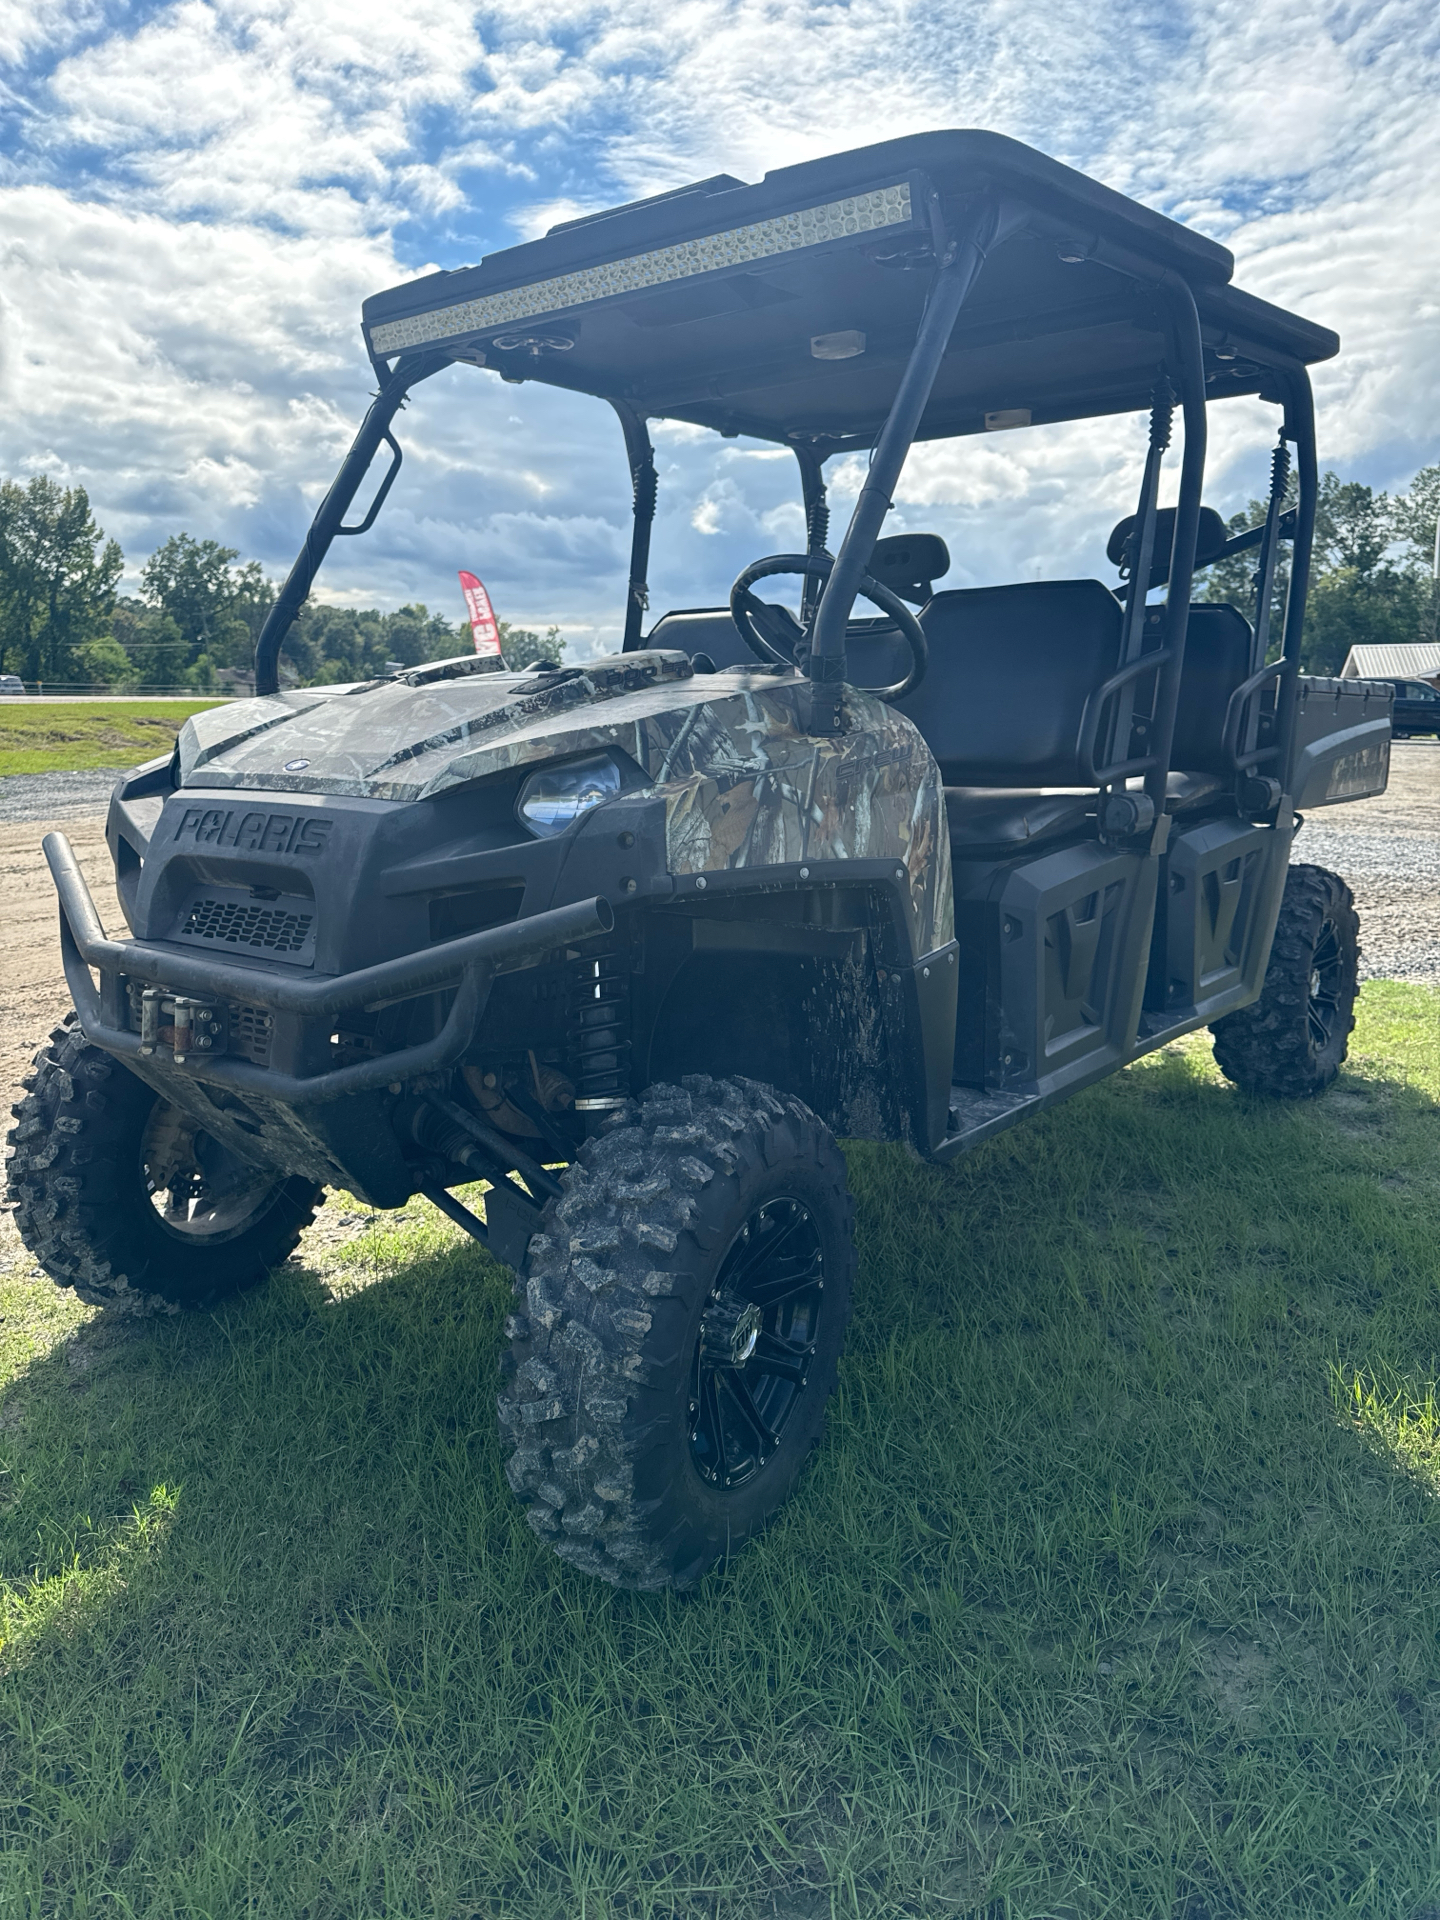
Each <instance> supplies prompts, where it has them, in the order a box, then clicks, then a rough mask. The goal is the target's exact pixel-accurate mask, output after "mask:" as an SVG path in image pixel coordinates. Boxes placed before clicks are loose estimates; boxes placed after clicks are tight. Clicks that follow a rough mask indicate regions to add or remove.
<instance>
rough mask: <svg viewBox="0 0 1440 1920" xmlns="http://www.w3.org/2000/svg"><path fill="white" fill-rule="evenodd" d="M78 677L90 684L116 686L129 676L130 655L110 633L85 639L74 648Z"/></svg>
mask: <svg viewBox="0 0 1440 1920" xmlns="http://www.w3.org/2000/svg"><path fill="white" fill-rule="evenodd" d="M75 657H76V659H77V660H78V662H79V664H80V678H81V679H82V680H87V681H89V683H90V684H91V685H92V686H97V687H117V686H119V685H120V683H121V682H122V681H123V680H128V679H129V678H130V656H129V654H128V653H126V651H125V649H124V648H123V647H122V646H121V644H120V642H119V641H118V640H116V639H115V638H114V637H113V635H111V634H108V633H107V634H103V635H102V636H101V637H100V639H98V640H87V641H86V642H85V643H84V645H83V646H79V647H77V648H76V649H75Z"/></svg>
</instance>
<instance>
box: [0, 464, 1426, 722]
mask: <svg viewBox="0 0 1440 1920" xmlns="http://www.w3.org/2000/svg"><path fill="white" fill-rule="evenodd" d="M1264 513H1265V505H1264V502H1263V501H1260V500H1252V501H1251V502H1250V505H1249V508H1248V509H1247V511H1246V512H1244V513H1237V514H1235V515H1233V516H1232V517H1231V519H1230V520H1229V522H1228V523H1227V525H1228V529H1229V531H1230V532H1232V533H1238V532H1240V531H1242V530H1243V529H1244V528H1246V527H1250V526H1254V525H1255V524H1256V523H1257V522H1258V521H1259V520H1261V519H1263V517H1264ZM1437 515H1440V465H1437V466H1431V467H1425V468H1422V470H1421V471H1420V472H1419V473H1418V474H1416V476H1415V478H1414V480H1413V481H1412V482H1411V484H1410V486H1409V488H1408V489H1407V490H1406V491H1405V492H1404V493H1397V494H1394V495H1391V494H1386V493H1377V492H1376V491H1375V490H1374V489H1373V488H1371V487H1367V486H1363V485H1361V484H1360V482H1359V481H1355V480H1341V479H1340V478H1339V477H1338V476H1337V475H1336V474H1334V473H1327V474H1325V475H1324V476H1323V478H1322V480H1321V484H1320V500H1319V506H1318V510H1317V513H1316V520H1315V567H1314V572H1313V576H1312V585H1311V594H1310V605H1309V610H1308V613H1307V615H1306V621H1305V646H1304V656H1303V660H1304V666H1305V668H1306V670H1307V671H1309V672H1311V673H1337V672H1338V671H1339V669H1340V666H1341V663H1342V662H1343V661H1344V658H1345V655H1346V654H1347V653H1348V652H1349V650H1350V648H1351V647H1352V646H1354V645H1357V644H1359V643H1363V642H1382V643H1383V642H1395V641H1407V640H1431V639H1435V638H1436V637H1437V620H1440V599H1437V594H1436V590H1435V587H1434V584H1433V581H1432V576H1431V567H1432V562H1433V557H1434V550H1435V524H1436V517H1437ZM1286 556H1288V549H1286V548H1282V564H1281V575H1282V578H1281V588H1282V592H1283V586H1284V579H1283V575H1284V569H1285V564H1286V559H1285V557H1286ZM124 564H125V558H124V555H123V553H122V552H121V550H120V545H119V542H118V541H115V540H111V539H107V537H106V536H105V534H104V532H103V531H102V529H101V528H100V526H99V525H98V524H97V523H96V520H95V516H94V514H93V513H92V512H91V510H90V502H89V499H88V497H87V496H86V492H85V489H84V488H83V487H64V486H61V485H60V484H59V483H58V482H57V481H54V480H52V479H50V478H49V477H48V476H46V475H43V474H42V475H38V476H37V477H36V478H35V479H33V480H31V481H29V482H28V483H27V484H25V485H21V483H20V482H18V481H15V480H5V481H0V673H14V674H18V675H19V676H20V677H21V679H23V680H25V681H27V682H28V681H36V682H42V683H48V684H50V685H52V686H55V685H84V686H97V687H108V688H112V689H114V690H115V691H117V692H125V691H126V690H128V689H131V688H138V687H145V688H147V689H148V688H165V687H186V688H193V689H195V690H196V691H199V692H211V691H214V690H217V689H219V688H222V687H224V686H226V685H230V684H233V683H234V681H235V680H236V678H237V677H239V676H242V675H244V674H246V673H248V672H249V670H250V668H251V665H252V663H253V660H254V655H255V642H256V640H257V639H258V637H259V634H260V629H261V627H262V626H263V625H264V623H265V616H266V615H267V613H268V612H269V611H270V608H271V606H272V605H273V604H274V600H275V586H274V583H273V582H272V581H270V580H267V579H266V578H265V575H264V573H263V572H262V570H261V567H260V563H259V561H258V560H248V561H245V562H243V563H242V562H241V561H240V556H239V554H238V553H237V552H236V550H235V549H234V548H233V547H226V546H222V545H221V544H220V543H219V542H218V541H216V540H196V539H195V538H193V536H192V535H190V534H188V533H176V534H172V535H171V536H170V538H169V539H168V540H166V541H165V542H164V543H163V544H162V545H161V546H159V547H157V548H156V550H155V552H154V553H152V554H151V556H150V558H149V559H148V560H147V561H146V563H145V565H144V567H143V569H142V570H141V574H140V592H139V594H138V595H137V596H130V595H125V594H121V593H119V592H118V591H117V588H118V586H119V582H120V576H121V574H122V572H123V571H124ZM1254 567H1255V556H1254V554H1253V553H1247V554H1237V555H1235V556H1233V557H1232V558H1230V559H1228V560H1222V561H1219V562H1217V563H1216V565H1214V566H1213V567H1211V568H1210V569H1209V570H1208V572H1206V573H1205V574H1203V575H1202V576H1201V579H1202V581H1203V586H1202V587H1201V588H1200V591H1201V593H1202V594H1203V596H1204V597H1205V598H1206V599H1208V600H1228V601H1230V602H1231V603H1232V604H1233V605H1235V606H1238V607H1240V609H1241V610H1242V611H1243V612H1245V613H1247V614H1252V615H1253V612H1254V603H1255V588H1254ZM500 630H501V636H502V642H503V645H504V648H505V656H506V659H507V660H508V661H509V662H510V664H511V665H512V666H516V667H524V666H528V665H529V664H530V662H531V661H532V660H539V659H545V660H558V659H559V658H560V657H561V653H562V651H563V647H564V642H563V640H562V639H561V637H560V633H559V630H558V629H557V628H555V627H551V628H550V629H549V630H548V631H547V632H545V633H538V632H535V631H533V630H531V629H529V628H524V627H513V626H510V625H509V624H508V623H506V622H505V621H502V622H501V623H500ZM469 647H470V635H469V630H468V627H467V626H466V624H465V622H464V621H463V620H462V621H454V622H452V621H450V620H447V619H446V618H445V616H444V615H443V614H440V613H432V612H431V611H430V610H429V608H428V607H426V606H424V605H423V604H421V603H418V602H417V603H416V604H414V605H412V606H406V607H401V608H400V609H399V611H398V612H395V613H382V612H381V611H380V610H379V609H378V608H375V607H371V608H366V609H363V610H356V609H354V608H349V607H336V606H328V605H325V604H324V603H322V602H319V601H313V600H312V601H310V602H308V603H307V604H306V606H305V607H304V609H303V610H302V612H301V614H300V617H299V619H298V620H297V621H296V623H295V626H294V627H293V629H292V630H291V633H290V637H289V639H288V640H287V641H286V645H285V658H286V662H287V665H288V668H289V670H290V671H291V672H293V673H294V674H296V675H297V676H298V679H299V681H300V684H301V685H303V686H317V685H324V684H327V683H332V684H333V683H335V682H341V681H347V680H364V679H367V678H369V677H371V676H372V675H374V674H377V673H383V672H384V671H385V669H386V666H387V663H399V664H400V665H402V666H407V667H408V666H418V665H419V664H420V663H421V662H422V661H424V660H443V659H446V658H448V657H450V656H453V655H455V654H460V653H466V652H468V651H469Z"/></svg>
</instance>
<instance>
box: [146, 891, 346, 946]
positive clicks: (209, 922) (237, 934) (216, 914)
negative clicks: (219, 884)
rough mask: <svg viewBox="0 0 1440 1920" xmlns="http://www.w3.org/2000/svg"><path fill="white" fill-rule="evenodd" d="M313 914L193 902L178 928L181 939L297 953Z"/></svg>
mask: <svg viewBox="0 0 1440 1920" xmlns="http://www.w3.org/2000/svg"><path fill="white" fill-rule="evenodd" d="M314 923H315V916H314V914H313V913H291V912H289V911H288V910H287V909H286V908H284V907H263V906H258V905H256V906H240V905H238V904H237V903H236V902H234V901H231V900H210V899H206V898H204V897H203V896H202V897H201V898H200V899H199V900H196V901H195V902H194V904H193V905H192V906H191V908H190V913H189V916H188V918H187V919H186V921H185V924H184V926H183V927H181V929H180V936H179V937H180V938H181V939H182V940H209V941H213V942H215V943H216V944H217V945H223V946H227V947H252V948H255V949H258V950H259V951H262V952H266V953H299V951H300V950H301V948H302V947H303V946H305V945H306V943H307V942H308V941H309V938H310V929H311V927H312V926H313V925H314Z"/></svg>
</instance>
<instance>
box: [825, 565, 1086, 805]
mask: <svg viewBox="0 0 1440 1920" xmlns="http://www.w3.org/2000/svg"><path fill="white" fill-rule="evenodd" d="M1120 621H1121V616H1120V606H1119V602H1118V601H1117V600H1116V599H1115V596H1114V595H1113V594H1112V593H1110V592H1109V591H1108V590H1107V589H1106V588H1105V587H1103V586H1102V585H1101V584H1100V582H1099V581H1098V580H1037V581H1034V582H1026V583H1025V584H1024V585H1021V586H1010V587H967V588H958V589H956V590H954V591H951V592H948V593H937V594H936V595H935V598H934V599H933V600H932V601H930V603H929V605H928V606H927V607H926V608H925V609H924V611H923V612H922V613H921V615H920V624H921V626H922V627H923V628H924V629H925V638H926V639H927V640H928V641H929V643H930V666H929V671H928V672H927V673H926V676H925V679H924V680H923V681H922V683H921V684H920V686H918V687H917V688H916V690H915V692H914V693H912V694H909V695H907V697H906V698H905V699H903V700H901V701H898V702H897V703H896V704H897V705H898V707H899V708H900V711H901V712H902V713H904V714H906V715H908V716H909V718H910V719H911V720H913V721H914V723H915V725H916V726H917V727H918V728H919V729H920V732H921V733H922V734H923V735H924V736H925V740H926V742H927V744H928V745H929V748H930V751H931V752H932V753H933V754H934V756H935V758H936V760H937V761H938V762H939V763H940V771H941V773H942V775H943V776H944V780H945V784H946V786H954V787H1073V786H1084V785H1086V784H1087V781H1086V776H1085V775H1084V773H1083V772H1082V770H1081V767H1080V764H1079V760H1078V757H1077V754H1076V743H1077V741H1078V739H1079V734H1080V720H1081V716H1082V715H1083V713H1084V710H1085V702H1086V700H1087V699H1088V698H1089V696H1090V695H1091V694H1092V693H1093V692H1094V691H1095V689H1096V688H1097V687H1099V686H1100V685H1101V683H1102V682H1103V681H1104V680H1106V679H1108V678H1109V676H1110V675H1111V674H1112V673H1114V671H1115V668H1116V663H1117V661H1118V659H1119V655H1120ZM851 677H852V678H857V679H858V678H859V676H858V674H856V673H855V672H854V669H853V668H852V670H851Z"/></svg>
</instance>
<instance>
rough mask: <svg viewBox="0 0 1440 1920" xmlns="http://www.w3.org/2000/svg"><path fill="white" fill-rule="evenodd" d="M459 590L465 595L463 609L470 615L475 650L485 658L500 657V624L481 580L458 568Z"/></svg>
mask: <svg viewBox="0 0 1440 1920" xmlns="http://www.w3.org/2000/svg"><path fill="white" fill-rule="evenodd" d="M460 591H461V592H462V593H463V594H464V595H465V611H466V613H468V614H469V616H470V631H471V633H472V634H473V635H474V636H475V651H476V653H478V654H480V655H481V656H482V658H484V659H487V660H498V659H499V657H500V624H499V622H498V621H497V620H496V618H495V609H494V608H493V607H492V606H491V604H490V596H489V594H488V593H487V592H486V591H485V588H484V585H483V583H482V582H481V581H479V580H477V579H476V578H475V575H474V574H473V573H466V572H465V570H464V568H463V567H462V568H461V570H460Z"/></svg>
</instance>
